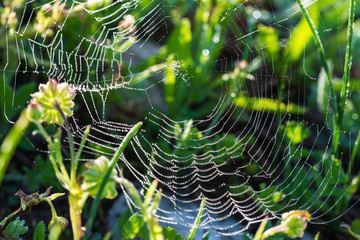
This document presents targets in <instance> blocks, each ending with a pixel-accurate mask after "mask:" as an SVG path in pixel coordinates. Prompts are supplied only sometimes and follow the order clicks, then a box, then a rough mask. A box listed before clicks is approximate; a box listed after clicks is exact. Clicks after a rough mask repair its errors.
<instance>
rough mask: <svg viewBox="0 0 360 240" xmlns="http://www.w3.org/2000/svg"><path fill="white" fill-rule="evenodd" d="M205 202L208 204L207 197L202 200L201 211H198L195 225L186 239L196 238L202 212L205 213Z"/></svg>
mask: <svg viewBox="0 0 360 240" xmlns="http://www.w3.org/2000/svg"><path fill="white" fill-rule="evenodd" d="M205 204H206V198H203V199H202V200H201V203H200V208H199V212H198V214H197V216H196V219H195V222H194V225H193V227H192V228H191V230H190V232H189V234H188V235H187V236H186V240H192V239H193V238H194V236H195V233H196V231H197V229H198V227H199V224H200V221H201V217H202V214H203V212H204V209H205Z"/></svg>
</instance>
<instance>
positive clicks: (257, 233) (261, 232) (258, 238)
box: [254, 217, 269, 240]
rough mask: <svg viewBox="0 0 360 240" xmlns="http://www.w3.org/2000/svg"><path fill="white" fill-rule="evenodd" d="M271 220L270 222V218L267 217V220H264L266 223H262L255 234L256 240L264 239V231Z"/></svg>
mask: <svg viewBox="0 0 360 240" xmlns="http://www.w3.org/2000/svg"><path fill="white" fill-rule="evenodd" d="M268 221H269V220H268V217H266V218H265V219H264V221H262V222H261V224H260V226H259V228H258V230H257V231H256V234H255V236H254V240H261V239H263V237H262V236H263V232H264V230H265V227H266V224H267V222H268Z"/></svg>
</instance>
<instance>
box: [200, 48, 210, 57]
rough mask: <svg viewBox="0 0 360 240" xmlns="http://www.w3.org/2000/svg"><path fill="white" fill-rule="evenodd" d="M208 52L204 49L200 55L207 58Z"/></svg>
mask: <svg viewBox="0 0 360 240" xmlns="http://www.w3.org/2000/svg"><path fill="white" fill-rule="evenodd" d="M209 53H210V52H209V50H208V49H204V50H203V51H202V54H203V55H204V56H208V55H209Z"/></svg>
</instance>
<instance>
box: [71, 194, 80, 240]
mask: <svg viewBox="0 0 360 240" xmlns="http://www.w3.org/2000/svg"><path fill="white" fill-rule="evenodd" d="M78 203H79V201H78V198H77V196H76V194H73V193H71V192H70V195H69V207H70V219H71V227H72V230H73V238H74V240H80V238H81V235H82V230H81V212H82V209H81V207H80V206H79V204H78Z"/></svg>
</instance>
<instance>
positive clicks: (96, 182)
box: [81, 156, 117, 199]
mask: <svg viewBox="0 0 360 240" xmlns="http://www.w3.org/2000/svg"><path fill="white" fill-rule="evenodd" d="M109 167H110V161H109V159H107V158H106V157H104V156H101V157H99V158H97V159H96V160H95V161H93V162H87V163H86V164H85V168H86V170H85V171H84V172H83V174H82V176H83V178H84V180H83V184H82V185H81V188H82V189H83V190H84V191H86V192H88V193H89V194H90V195H91V196H92V197H93V198H95V197H96V194H97V193H98V191H99V190H100V186H101V183H102V181H103V179H104V177H105V175H106V172H107V170H108V169H109ZM116 175H117V171H116V169H113V170H112V172H111V175H110V178H109V180H108V182H107V183H106V185H105V188H104V191H103V193H102V195H101V198H104V197H105V198H109V199H113V198H115V197H116V196H117V191H116V182H115V180H114V177H115V176H116Z"/></svg>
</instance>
